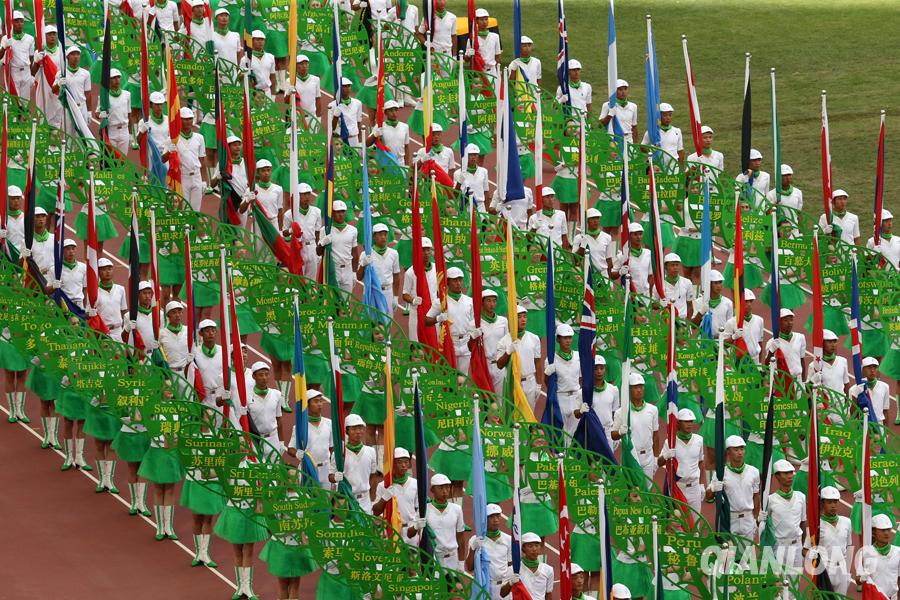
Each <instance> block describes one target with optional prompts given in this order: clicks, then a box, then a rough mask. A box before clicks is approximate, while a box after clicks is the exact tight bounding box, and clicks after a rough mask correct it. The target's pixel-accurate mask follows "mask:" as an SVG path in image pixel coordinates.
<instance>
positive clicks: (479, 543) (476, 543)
mask: <svg viewBox="0 0 900 600" xmlns="http://www.w3.org/2000/svg"><path fill="white" fill-rule="evenodd" d="M471 543H472V550H479V549H480V548H482V547H483V546H484V540H483V539H481V538H480V537H473V538H472V542H471Z"/></svg>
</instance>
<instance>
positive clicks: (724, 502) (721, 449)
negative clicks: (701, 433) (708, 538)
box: [714, 335, 731, 533]
mask: <svg viewBox="0 0 900 600" xmlns="http://www.w3.org/2000/svg"><path fill="white" fill-rule="evenodd" d="M714 449H715V458H716V462H715V464H716V481H725V336H723V335H720V336H719V354H718V359H717V361H716V421H715V446H714ZM715 501H716V517H715V528H716V531H717V532H720V533H729V532H730V531H731V505H730V503H729V501H728V495H727V494H726V493H725V490H720V491H718V492H716V496H715Z"/></svg>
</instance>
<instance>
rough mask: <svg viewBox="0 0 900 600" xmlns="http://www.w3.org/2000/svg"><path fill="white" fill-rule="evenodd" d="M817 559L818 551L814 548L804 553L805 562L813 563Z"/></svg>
mask: <svg viewBox="0 0 900 600" xmlns="http://www.w3.org/2000/svg"><path fill="white" fill-rule="evenodd" d="M817 558H819V551H818V550H816V549H815V548H810V549H809V552H807V553H806V560H808V561H814V560H816V559H817Z"/></svg>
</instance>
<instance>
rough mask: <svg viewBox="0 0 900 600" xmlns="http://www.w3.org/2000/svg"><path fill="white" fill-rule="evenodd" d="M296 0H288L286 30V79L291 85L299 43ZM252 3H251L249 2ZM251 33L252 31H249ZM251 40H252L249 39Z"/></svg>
mask: <svg viewBox="0 0 900 600" xmlns="http://www.w3.org/2000/svg"><path fill="white" fill-rule="evenodd" d="M297 2H298V0H289V4H290V5H289V7H288V30H287V44H288V64H287V68H288V81H289V82H290V84H291V85H293V86H296V85H297V47H298V45H299V40H298V39H297V18H298V7H297ZM251 5H252V4H251ZM244 10H247V7H246V6H244ZM251 34H252V32H251ZM250 41H251V42H252V41H253V40H250Z"/></svg>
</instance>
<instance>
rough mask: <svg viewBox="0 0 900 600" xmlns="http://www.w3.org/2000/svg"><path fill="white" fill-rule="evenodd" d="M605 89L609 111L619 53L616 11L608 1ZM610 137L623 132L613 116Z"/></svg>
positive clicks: (614, 90)
mask: <svg viewBox="0 0 900 600" xmlns="http://www.w3.org/2000/svg"><path fill="white" fill-rule="evenodd" d="M606 24H607V31H606V87H607V90H608V91H609V109H610V111H611V110H612V109H613V108H614V107H615V106H616V90H617V89H618V84H617V82H618V80H619V53H618V51H617V50H616V11H615V8H614V7H613V0H609V16H608V18H607V21H606ZM608 129H609V133H610V135H615V136H622V135H624V130H623V129H622V124H621V123H619V118H618V117H617V116H616V115H613V117H612V119H610V120H609V125H608Z"/></svg>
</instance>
